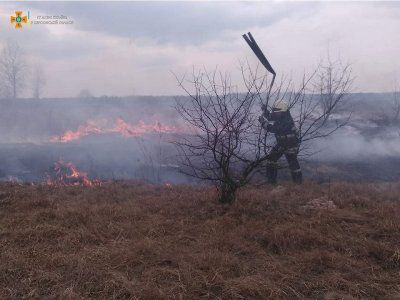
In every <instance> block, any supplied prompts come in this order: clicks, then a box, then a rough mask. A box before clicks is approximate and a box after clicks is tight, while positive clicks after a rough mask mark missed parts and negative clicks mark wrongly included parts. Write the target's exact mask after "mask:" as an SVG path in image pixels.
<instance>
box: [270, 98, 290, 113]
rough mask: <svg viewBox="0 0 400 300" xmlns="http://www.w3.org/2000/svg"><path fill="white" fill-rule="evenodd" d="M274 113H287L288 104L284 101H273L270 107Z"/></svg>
mask: <svg viewBox="0 0 400 300" xmlns="http://www.w3.org/2000/svg"><path fill="white" fill-rule="evenodd" d="M272 109H273V110H274V111H287V110H288V109H289V104H288V103H287V101H286V100H283V99H282V100H278V101H275V103H274V105H273V106H272Z"/></svg>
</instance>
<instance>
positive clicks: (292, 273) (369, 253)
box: [0, 183, 400, 299]
mask: <svg viewBox="0 0 400 300" xmlns="http://www.w3.org/2000/svg"><path fill="white" fill-rule="evenodd" d="M271 190H272V187H262V188H249V189H247V190H244V191H241V192H240V195H239V196H238V200H237V202H236V203H235V204H233V205H232V206H230V207H229V206H222V205H219V204H218V203H216V201H215V200H214V199H215V194H214V193H215V192H214V191H213V190H212V189H210V188H193V187H185V186H178V187H172V188H166V187H165V188H164V187H151V186H146V185H128V184H123V183H120V184H108V185H105V186H101V187H92V188H87V187H59V188H55V187H47V186H16V185H1V186H0V191H1V192H0V243H1V244H0V262H1V264H0V298H1V299H8V298H24V297H26V298H40V299H41V298H55V297H57V298H66V299H69V298H72V299H76V298H104V299H111V298H118V299H128V298H141V299H155V298H179V299H180V298H183V299H193V298H223V299H232V298H237V299H260V298H264V299H265V298H286V299H294V298H317V299H354V298H375V299H385V298H387V299H399V298H400V218H399V216H400V199H399V197H400V185H398V184H380V185H350V184H334V185H332V186H331V187H328V186H324V185H316V184H311V183H307V184H305V185H303V186H290V185H288V186H286V188H285V189H281V190H275V191H274V192H271ZM322 196H325V197H328V198H329V199H330V200H332V201H333V202H334V204H335V205H336V206H337V207H338V208H337V209H336V210H307V209H304V208H302V206H303V205H304V204H306V203H307V202H308V201H309V200H311V199H314V198H320V197H322Z"/></svg>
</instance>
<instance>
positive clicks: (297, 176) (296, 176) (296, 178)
mask: <svg viewBox="0 0 400 300" xmlns="http://www.w3.org/2000/svg"><path fill="white" fill-rule="evenodd" d="M291 173H292V180H293V182H294V183H296V184H302V183H303V174H302V173H301V170H300V169H298V170H294V171H292V172H291Z"/></svg>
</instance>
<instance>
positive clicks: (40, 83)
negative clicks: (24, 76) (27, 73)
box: [32, 64, 46, 99]
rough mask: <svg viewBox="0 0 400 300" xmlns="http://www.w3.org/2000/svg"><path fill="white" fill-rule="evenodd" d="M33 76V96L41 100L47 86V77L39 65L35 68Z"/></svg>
mask: <svg viewBox="0 0 400 300" xmlns="http://www.w3.org/2000/svg"><path fill="white" fill-rule="evenodd" d="M32 76H33V77H32V96H33V98H35V99H40V97H41V96H42V92H43V89H44V86H45V85H46V77H45V74H44V70H43V66H42V65H41V64H37V65H36V66H35V67H34V69H33V74H32Z"/></svg>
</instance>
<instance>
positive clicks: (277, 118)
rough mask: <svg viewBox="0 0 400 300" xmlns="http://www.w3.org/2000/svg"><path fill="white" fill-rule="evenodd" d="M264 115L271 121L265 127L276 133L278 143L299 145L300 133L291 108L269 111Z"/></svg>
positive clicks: (292, 145) (283, 145)
mask: <svg viewBox="0 0 400 300" xmlns="http://www.w3.org/2000/svg"><path fill="white" fill-rule="evenodd" d="M264 117H265V118H266V119H267V120H268V121H269V122H268V123H267V124H266V128H265V129H266V130H267V131H269V132H271V133H274V134H275V138H276V141H277V143H278V145H280V146H282V147H287V148H291V147H298V146H299V143H300V140H299V135H298V132H297V128H296V125H295V124H294V121H293V118H292V116H291V115H290V111H289V110H287V111H273V112H271V113H270V112H267V113H266V114H265V115H264Z"/></svg>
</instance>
